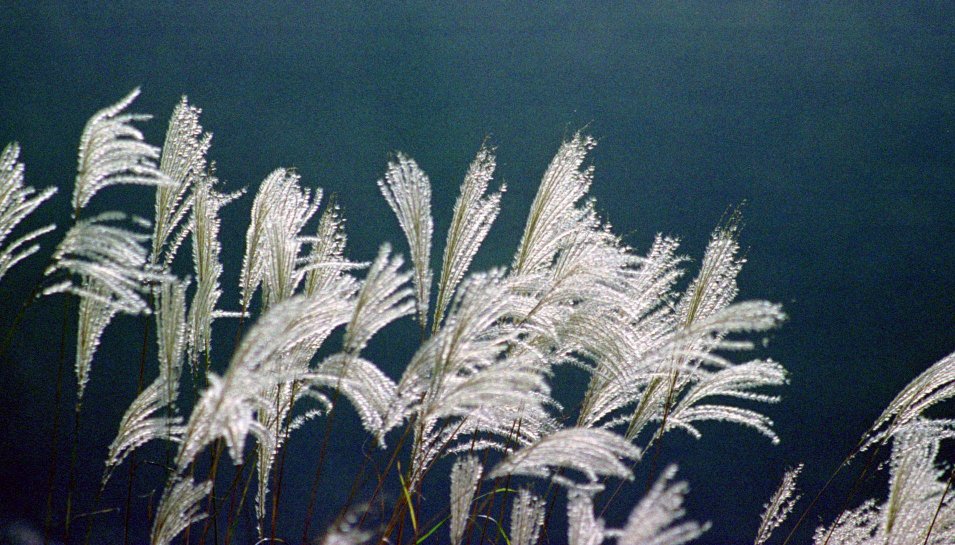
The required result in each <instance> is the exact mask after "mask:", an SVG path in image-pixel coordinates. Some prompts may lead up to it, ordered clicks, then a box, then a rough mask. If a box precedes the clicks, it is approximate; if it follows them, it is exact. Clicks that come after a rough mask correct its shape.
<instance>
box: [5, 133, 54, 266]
mask: <svg viewBox="0 0 955 545" xmlns="http://www.w3.org/2000/svg"><path fill="white" fill-rule="evenodd" d="M19 157H20V146H19V145H18V144H17V143H16V142H12V143H10V144H7V146H6V147H5V148H3V152H2V153H0V279H2V278H3V277H4V275H6V274H7V272H8V271H9V270H10V269H11V268H13V266H14V265H16V264H17V263H19V262H20V261H21V260H23V259H25V258H27V257H30V256H31V255H33V254H34V253H36V251H37V250H39V249H40V246H39V244H32V245H30V246H27V247H25V248H24V247H23V246H24V245H25V244H29V243H30V242H32V241H33V240H34V239H36V238H37V237H39V236H41V235H43V234H46V233H49V232H50V231H52V230H54V229H56V225H47V226H45V227H41V228H39V229H36V230H34V231H31V232H29V233H27V234H26V235H23V236H22V237H20V238H18V239H16V240H14V241H12V242H10V243H9V244H6V245H5V246H4V242H5V241H6V239H7V237H8V236H10V233H11V232H12V231H13V229H14V228H15V227H16V226H17V224H19V223H20V222H21V221H23V219H24V218H26V217H27V216H29V215H30V214H32V213H33V211H34V210H36V209H37V207H39V206H40V205H41V204H43V201H45V200H47V199H49V198H50V197H52V196H53V194H54V193H56V188H55V187H48V188H46V189H44V190H43V191H41V192H40V193H37V192H36V189H34V188H32V187H30V186H28V185H25V184H24V183H23V170H24V167H23V163H21V162H19V161H18V160H17V159H18V158H19Z"/></svg>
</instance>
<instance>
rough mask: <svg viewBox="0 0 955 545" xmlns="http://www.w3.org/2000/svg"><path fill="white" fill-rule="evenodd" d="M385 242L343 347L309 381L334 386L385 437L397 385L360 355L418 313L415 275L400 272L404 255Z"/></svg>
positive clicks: (365, 422)
mask: <svg viewBox="0 0 955 545" xmlns="http://www.w3.org/2000/svg"><path fill="white" fill-rule="evenodd" d="M390 251H391V248H390V246H388V245H387V244H386V245H383V246H382V247H381V249H380V250H379V251H378V257H377V258H376V259H375V261H374V263H372V265H371V267H370V268H369V270H368V274H367V275H366V277H365V280H364V282H362V285H361V288H360V289H359V290H358V294H357V296H356V297H355V305H354V307H353V311H352V315H351V317H350V318H349V320H348V324H347V325H346V327H345V335H344V339H343V345H344V346H343V351H342V352H339V353H337V354H334V355H332V356H329V357H328V358H325V359H324V360H322V362H321V363H320V364H319V365H318V367H317V368H316V369H315V370H314V371H313V372H311V373H309V375H308V377H307V380H308V383H309V385H310V386H312V387H314V388H332V389H335V390H338V391H339V392H341V393H342V395H344V396H345V397H346V398H348V400H349V401H351V403H352V404H353V405H354V406H355V409H356V410H357V411H358V414H359V416H360V417H361V422H362V425H363V426H364V427H365V430H367V431H368V433H370V434H372V435H374V436H376V437H377V438H378V439H379V440H380V441H381V440H383V435H384V432H385V431H386V430H385V419H386V417H387V414H388V411H389V409H390V408H391V407H392V406H393V405H394V404H395V403H396V401H397V389H396V386H395V383H394V382H393V381H392V380H391V379H390V378H388V376H387V375H385V374H384V373H382V372H381V371H380V370H379V369H378V368H377V367H376V366H375V364H374V363H372V362H370V361H368V360H366V359H363V358H361V357H360V353H361V351H362V350H363V349H364V348H365V346H366V345H367V343H368V341H369V340H370V339H371V338H372V337H373V336H374V335H375V334H377V333H378V331H380V330H381V329H382V328H383V327H385V326H386V325H388V324H389V323H391V322H393V321H394V320H397V319H399V318H401V317H402V316H407V315H409V314H411V313H413V312H414V301H413V299H412V295H413V293H412V291H411V289H410V288H408V281H409V280H410V278H411V273H406V272H400V269H401V266H402V264H403V260H402V258H401V256H395V257H390V256H389V253H390Z"/></svg>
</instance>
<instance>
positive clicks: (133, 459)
mask: <svg viewBox="0 0 955 545" xmlns="http://www.w3.org/2000/svg"><path fill="white" fill-rule="evenodd" d="M149 302H150V305H149V306H150V307H154V306H155V301H154V300H153V297H152V296H150V298H149ZM148 352H149V320H146V325H145V326H144V327H143V344H142V346H141V347H140V350H139V377H138V378H137V379H136V395H137V396H138V395H139V394H141V393H142V392H143V384H144V382H145V375H146V354H147V353H148ZM138 468H139V463H138V461H137V456H136V451H135V450H134V451H133V452H131V453H130V455H129V473H128V477H127V479H128V480H127V482H126V511H125V513H123V545H129V517H130V515H131V513H132V509H131V507H132V501H133V483H134V482H135V480H136V470H137V469H138Z"/></svg>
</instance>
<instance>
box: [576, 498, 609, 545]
mask: <svg viewBox="0 0 955 545" xmlns="http://www.w3.org/2000/svg"><path fill="white" fill-rule="evenodd" d="M601 491H603V486H602V485H599V484H598V485H584V486H574V487H571V488H569V489H568V490H567V543H568V545H600V544H601V543H603V542H604V539H606V535H605V528H604V521H603V519H601V518H596V517H594V495H595V494H597V493H599V492H601Z"/></svg>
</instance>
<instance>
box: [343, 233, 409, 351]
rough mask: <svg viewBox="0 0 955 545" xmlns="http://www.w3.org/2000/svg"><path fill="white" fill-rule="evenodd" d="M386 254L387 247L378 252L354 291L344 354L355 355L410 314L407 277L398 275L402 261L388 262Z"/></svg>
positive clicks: (403, 274)
mask: <svg viewBox="0 0 955 545" xmlns="http://www.w3.org/2000/svg"><path fill="white" fill-rule="evenodd" d="M390 253H391V247H390V246H389V245H388V244H385V245H383V246H382V247H381V248H380V249H379V250H378V257H377V258H376V259H375V261H374V262H373V263H372V264H371V268H370V269H368V274H367V276H366V277H365V281H364V282H362V285H361V289H359V290H358V296H357V297H356V298H355V310H354V312H353V313H352V317H351V320H349V322H348V326H347V327H346V328H345V338H344V340H343V342H342V344H343V345H344V351H345V352H346V353H348V354H358V353H359V352H361V351H362V350H363V349H364V348H365V346H366V345H367V344H368V341H369V340H371V338H372V337H373V336H375V334H376V333H378V331H380V330H381V328H383V327H385V326H386V325H388V324H389V323H391V322H393V321H395V320H397V319H398V318H401V317H402V316H407V315H408V314H411V313H412V312H413V311H414V303H413V299H412V298H411V296H412V292H411V290H410V289H408V287H407V284H408V280H410V279H411V274H410V273H404V272H399V271H400V269H401V266H402V265H403V264H404V260H403V259H402V258H401V256H395V257H394V258H391V257H389V254H390Z"/></svg>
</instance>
